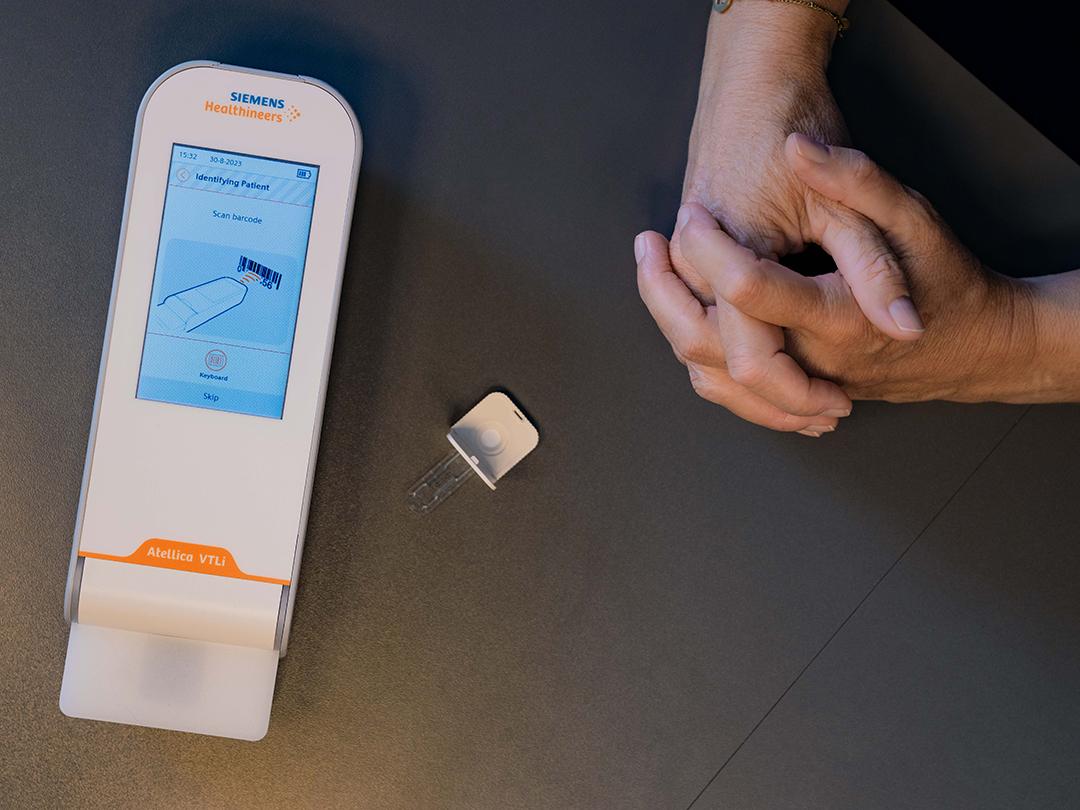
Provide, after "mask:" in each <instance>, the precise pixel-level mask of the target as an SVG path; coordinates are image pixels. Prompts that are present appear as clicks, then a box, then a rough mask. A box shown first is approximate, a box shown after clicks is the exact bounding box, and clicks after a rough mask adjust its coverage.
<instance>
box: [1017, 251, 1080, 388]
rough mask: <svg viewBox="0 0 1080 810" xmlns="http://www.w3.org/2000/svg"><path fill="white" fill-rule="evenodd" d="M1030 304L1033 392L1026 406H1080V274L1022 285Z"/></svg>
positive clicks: (1075, 271) (1070, 274)
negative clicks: (1032, 327) (1045, 403)
mask: <svg viewBox="0 0 1080 810" xmlns="http://www.w3.org/2000/svg"><path fill="white" fill-rule="evenodd" d="M1021 283H1022V284H1024V285H1025V287H1026V289H1027V295H1028V297H1029V298H1030V300H1031V309H1032V319H1033V324H1034V329H1033V331H1034V335H1033V339H1032V343H1033V347H1032V352H1031V354H1032V358H1031V365H1032V372H1031V377H1032V390H1031V393H1030V395H1029V396H1028V398H1026V399H1025V400H1024V401H1025V402H1080V271H1078V270H1074V271H1073V272H1071V273H1060V274H1058V275H1053V276H1042V277H1041V278H1033V279H1028V280H1026V281H1024V282H1021Z"/></svg>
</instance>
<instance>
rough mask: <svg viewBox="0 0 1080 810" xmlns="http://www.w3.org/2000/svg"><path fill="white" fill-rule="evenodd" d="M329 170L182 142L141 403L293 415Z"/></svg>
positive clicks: (172, 175)
mask: <svg viewBox="0 0 1080 810" xmlns="http://www.w3.org/2000/svg"><path fill="white" fill-rule="evenodd" d="M318 176H319V169H318V167H317V166H312V165H310V164H307V163H293V162H290V161H285V160H275V159H273V158H265V157H256V156H253V155H243V154H238V153H235V152H224V151H220V150H214V149H203V148H201V147H198V146H187V145H184V144H173V147H172V158H171V160H170V162H169V182H168V186H167V188H166V193H165V211H164V214H163V216H162V221H161V236H160V238H159V240H158V253H157V261H156V264H155V267H154V282H153V291H152V292H151V298H150V308H149V313H148V316H147V320H146V335H145V338H144V340H143V353H142V364H141V366H140V368H139V383H138V389H137V391H136V396H137V397H138V398H139V399H150V400H157V401H159V402H170V403H174V404H177V405H192V406H195V407H199V408H212V409H216V410H221V411H231V412H233V413H243V414H250V415H253V416H266V417H271V418H275V419H280V418H281V416H282V412H283V410H284V406H285V386H286V383H287V382H288V377H289V361H290V358H291V356H292V347H293V334H294V332H295V331H296V313H297V308H298V306H299V303H300V285H301V282H302V281H303V276H304V260H305V258H306V256H307V248H308V235H309V233H310V232H311V214H312V211H313V209H314V204H315V184H316V182H317V181H318Z"/></svg>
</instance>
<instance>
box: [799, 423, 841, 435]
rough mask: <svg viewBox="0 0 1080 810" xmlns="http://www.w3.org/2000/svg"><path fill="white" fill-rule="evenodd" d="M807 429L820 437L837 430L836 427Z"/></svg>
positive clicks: (820, 426)
mask: <svg viewBox="0 0 1080 810" xmlns="http://www.w3.org/2000/svg"><path fill="white" fill-rule="evenodd" d="M806 429H807V430H809V431H810V432H811V433H816V434H818V435H819V436H820V435H821V434H822V433H832V432H833V431H834V430H836V425H810V426H809V427H808V428H806Z"/></svg>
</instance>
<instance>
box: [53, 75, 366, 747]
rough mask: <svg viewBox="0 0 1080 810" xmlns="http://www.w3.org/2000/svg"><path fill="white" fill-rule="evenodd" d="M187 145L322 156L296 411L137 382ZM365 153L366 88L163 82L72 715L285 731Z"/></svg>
mask: <svg viewBox="0 0 1080 810" xmlns="http://www.w3.org/2000/svg"><path fill="white" fill-rule="evenodd" d="M236 90H242V91H244V92H245V93H250V94H253V95H255V96H265V97H274V98H277V97H281V98H285V99H287V100H288V103H289V108H290V110H292V109H296V110H302V115H298V116H296V117H294V118H289V119H288V120H287V121H286V122H285V123H276V124H275V123H271V122H268V121H266V120H262V119H253V118H250V117H241V116H237V115H229V114H221V113H220V112H215V111H213V110H212V109H211V106H210V105H211V102H212V103H215V104H216V103H219V102H220V103H221V104H222V105H227V104H228V101H227V100H228V98H229V94H230V92H233V91H236ZM177 144H194V145H198V146H201V147H203V148H205V149H210V150H223V151H230V152H236V153H244V154H247V155H255V156H265V157H267V158H273V159H277V160H282V161H294V162H297V163H305V164H312V165H314V166H317V167H318V182H317V185H316V189H315V196H314V204H313V209H312V214H311V225H310V233H309V238H308V246H307V253H306V261H305V262H304V267H303V277H302V285H301V287H300V295H299V303H298V309H297V314H296V322H295V332H294V336H293V342H292V353H291V359H290V361H289V368H288V374H287V386H286V388H285V394H284V403H283V406H282V413H281V418H280V419H275V418H266V417H263V416H258V415H251V414H245V413H234V412H227V411H222V410H211V409H207V408H201V407H191V406H189V405H179V404H172V403H168V402H159V401H152V400H148V399H140V398H137V397H136V385H137V381H138V379H139V373H140V362H141V358H142V352H143V341H144V335H145V334H146V331H147V319H148V318H151V317H154V313H153V309H154V306H153V305H157V304H159V303H160V302H158V301H154V302H151V300H150V297H151V285H152V279H153V276H154V272H155V258H156V256H157V254H158V241H159V233H160V231H161V225H162V214H163V205H164V200H165V196H166V186H167V184H168V182H169V172H170V154H171V150H172V148H173V146H174V145H177ZM360 155H361V135H360V129H359V125H358V124H357V121H356V118H355V116H354V114H353V113H352V111H351V109H350V108H349V106H348V104H347V103H346V102H345V101H344V100H343V99H342V98H341V97H340V96H339V95H338V94H337V93H336V92H335V91H333V90H332V89H331V88H329V87H327V86H326V85H324V84H322V83H320V82H317V81H315V80H313V79H308V78H305V77H300V76H285V75H281V74H273V73H267V72H261V71H253V70H247V69H243V68H236V67H232V66H226V65H220V64H216V63H211V62H190V63H185V64H183V65H178V66H177V67H175V68H173V69H172V70H170V71H168V72H166V73H165V74H164V75H162V76H161V77H160V78H159V79H158V80H157V81H156V82H155V83H154V84H153V85H152V86H151V87H150V89H149V90H148V91H147V93H146V96H145V97H144V99H143V102H142V105H141V106H140V108H139V115H138V123H137V126H136V131H135V138H134V145H133V149H132V157H131V165H130V170H129V176H128V186H127V198H126V203H125V208H124V220H123V227H122V230H121V235H120V246H119V252H118V256H117V264H116V269H115V275H114V280H113V290H112V299H111V302H110V306H109V317H108V321H107V325H106V330H105V341H104V348H103V352H102V361H101V369H100V373H99V378H98V389H97V397H96V400H95V404H94V415H93V421H92V424H91V431H90V439H89V445H88V449H87V457H86V466H85V471H84V475H83V482H82V492H81V496H80V501H79V510H78V516H77V519H76V526H75V537H74V543H73V548H72V559H71V567H70V571H69V576H68V587H67V594H66V596H65V616H66V617H67V618H68V619H69V620H70V621H71V622H72V638H71V642H70V643H69V651H68V660H67V664H66V667H65V675H64V685H63V687H62V690H61V701H60V705H61V708H62V710H63V711H64V712H65V714H69V715H72V716H79V717H92V718H95V719H103V720H113V721H118V722H128V723H134V724H140V725H151V726H159V727H163V728H174V729H181V730H187V731H196V732H203V733H210V734H219V735H222V736H232V737H239V738H245V739H258V738H260V737H262V736H263V734H264V733H265V731H266V727H267V723H268V720H269V708H270V697H271V696H272V690H273V684H274V675H275V672H276V666H277V659H278V658H279V656H280V655H283V654H284V652H285V648H286V645H287V642H288V631H289V625H290V622H291V614H292V605H293V600H294V597H295V593H296V580H297V576H298V574H299V567H300V559H301V550H302V547H303V540H304V529H305V524H306V522H307V513H308V505H309V500H310V495H311V486H312V478H313V473H314V468H315V460H316V454H317V449H318V440H319V432H320V426H321V421H322V410H323V402H324V398H325V393H326V384H327V378H328V373H329V367H330V354H331V349H332V345H333V336H334V327H335V323H336V319H337V309H338V300H339V296H340V292H341V282H342V274H343V269H344V261H345V251H346V244H347V241H348V234H349V228H350V223H351V219H352V209H353V201H354V195H355V190H356V181H357V175H358V172H359V165H360ZM232 285H236V286H237V287H239V285H237V284H236V282H235V281H233V280H231V279H229V280H227V282H222V283H218V284H217V287H220V288H221V289H217V287H214V288H210V287H208V288H207V289H208V290H213V291H214V292H215V295H214V296H205V297H206V299H207V300H206V301H203V300H202V299H201V298H200V299H199V301H198V302H195V303H193V301H194V299H192V300H191V301H186V302H185V306H186V307H188V308H190V309H191V310H192V312H191V314H190V315H189V314H187V310H186V309H184V308H183V307H179V308H180V309H184V311H183V312H180V313H178V314H177V313H175V312H174V313H173V317H175V318H176V319H177V321H178V322H179V320H181V319H185V320H186V319H188V318H190V319H191V323H192V324H194V325H193V326H191V325H190V324H189V326H190V328H192V329H194V328H196V327H197V326H199V325H200V324H202V323H203V322H205V320H207V319H208V318H210V317H213V316H215V315H216V314H218V313H219V312H222V311H225V310H226V309H228V308H230V307H233V306H238V304H239V302H240V301H242V299H243V295H242V291H241V290H239V289H232ZM188 296H189V298H190V297H191V295H190V294H188ZM174 303H175V302H174ZM200 306H202V307H203V308H204V311H202V312H201V314H200V312H199V311H198V310H199V308H200ZM244 306H248V305H247V304H246V303H245V304H244ZM174 308H175V307H174ZM189 555H191V556H192V559H188V556H189ZM170 662H171V663H170ZM170 679H172V680H173V681H177V682H176V683H171V686H170V685H169V683H170ZM268 690H269V691H268Z"/></svg>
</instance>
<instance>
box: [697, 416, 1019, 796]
mask: <svg viewBox="0 0 1080 810" xmlns="http://www.w3.org/2000/svg"><path fill="white" fill-rule="evenodd" d="M1032 407H1034V406H1032V405H1028V406H1027V407H1026V408H1024V410H1023V411H1022V412H1021V414H1020V415H1019V416H1018V417H1016V419H1015V421H1013V423H1012V424H1011V425H1009V427H1008V429H1007V430H1006V431H1005V432H1004V433H1003V434H1001V438H999V439H998V440H997V441H996V442H994V446H993V447H991V448H990V449H989V450H987V451H986V455H984V456H983V457H982V458H981V459H980V460H979V463H978V464H976V465H975V466H974V468H972V470H971V472H969V473H968V474H967V475H966V476H965V477H964V480H963V481H961V482H960V485H959V486H958V487H957V488H956V489H955V490H954V491H953V493H952V494H951V495H950V496H949V497H948V498H946V499H945V503H943V504H942V505H941V506H940V507H939V508H938V510H937V511H936V512H934V514H933V515H931V517H930V519H929V520H928V521H927V522H926V525H925V526H923V527H922V528H921V529H920V530H919V531H918V532H916V533H915V537H914V538H913V539H912V541H911V542H910V543H908V544H907V546H906V547H905V548H904V550H903V551H901V552H900V555H899V556H898V557H897V558H896V559H895V560H893V561H892V563H891V564H890V565H889V567H888V568H886V569H885V571H884V572H883V573H882V574H881V576H879V577H878V578H877V579H876V580H875V581H874V584H873V585H871V586H870V590H868V591H867V592H866V593H865V594H863V597H862V599H860V600H859V601H858V604H856V605H855V607H853V608H852V609H851V612H850V613H848V615H847V616H845V617H844V619H843V621H841V622H840V624H838V625H837V626H836V629H835V630H833V631H832V633H831V634H830V635H829V637H828V638H827V639H825V643H824V644H822V645H821V647H820V648H819V649H818V651H817V652H816V653H814V654H813V655H812V656H810V660H809V661H807V662H806V664H804V665H803V668H802V669H800V670H799V672H798V674H797V675H796V676H795V677H794V679H792V681H791V683H789V684H788V685H787V687H786V688H785V689H784V691H783V692H781V693H780V696H779V697H778V698H777V699H776V700H775V701H773V704H772V705H771V706H769V708H768V709H766V711H765V714H763V715H761V717H760V718H759V719H758V721H757V722H756V723H754V725H753V728H751V729H750V731H748V732H747V733H746V736H745V737H743V738H742V740H741V741H740V742H739V744H738V745H736V746H735V749H734V750H733V751H732V752H731V753H730V754H728V755H727V758H726V759H725V760H724V761H723V762H722V763H720V767H719V768H717V769H716V773H714V774H713V775H712V776H711V777H709V781H707V782H706V783H705V784H704V786H703V787H702V788H701V790H699V791H698V793H697V795H696V796H694V798H693V799H692V800H691V801H690V804H688V805H687V806H686V810H691V808H693V806H694V805H695V804H697V802H698V800H699V799H700V798H701V797H702V796H704V795H705V791H707V790H708V789H709V787H710V786H711V785H712V784H713V782H715V781H716V780H717V779H718V778H719V776H720V774H721V773H722V772H723V770H724V768H726V767H727V766H728V765H729V764H730V763H731V761H732V760H733V759H735V755H736V754H738V753H739V751H741V750H742V747H743V746H744V745H746V743H747V742H748V741H749V740H750V738H751V737H753V736H754V732H756V731H757V730H758V729H759V728H761V726H762V724H763V723H764V722H765V721H766V720H767V719H769V715H771V714H772V713H773V710H774V709H776V707H777V706H779V705H780V703H781V702H782V701H783V699H784V698H785V697H787V694H788V692H790V691H791V690H792V689H794V688H795V684H797V683H798V682H799V681H800V680H801V679H802V676H803V675H805V674H806V672H807V670H809V669H810V667H811V666H813V664H814V662H815V661H816V660H817V659H818V658H819V657H820V656H821V654H822V653H823V652H825V649H826V648H827V647H828V646H829V645H830V644H832V641H833V639H834V638H836V637H837V636H838V635H840V631H841V630H843V629H844V627H845V626H846V625H847V623H848V622H849V621H851V619H852V618H853V617H854V616H855V614H856V613H858V612H859V609H860V608H862V606H863V605H864V604H866V601H867V600H868V599H869V598H870V597H871V596H872V595H873V593H874V591H876V590H877V588H878V586H879V585H881V583H882V582H884V581H885V579H886V577H888V576H889V574H891V573H892V572H893V570H894V569H895V568H896V567H897V566H898V565H899V564H900V561H901V560H903V559H904V557H906V556H907V553H908V552H909V551H911V549H912V548H914V547H915V544H916V543H918V542H919V540H920V539H922V536H923V535H924V534H926V532H927V531H929V530H930V527H931V526H933V525H934V523H936V522H937V519H938V518H939V517H941V515H942V513H944V511H945V510H946V509H948V508H949V504H951V503H952V502H953V501H954V500H955V499H956V496H957V495H959V494H960V492H961V491H962V490H963V489H964V487H966V486H967V485H968V482H969V481H971V479H972V478H974V477H975V473H977V472H978V471H979V470H981V469H982V467H983V465H984V464H986V462H987V461H989V460H990V457H991V456H992V455H994V453H996V452H997V449H998V448H999V447H1001V445H1002V444H1003V443H1004V441H1005V440H1006V439H1007V438H1009V436H1010V435H1011V434H1012V432H1013V431H1014V430H1015V429H1016V426H1017V425H1019V424H1020V422H1021V420H1022V419H1023V418H1024V417H1025V416H1027V415H1028V413H1029V412H1030V411H1031V409H1032Z"/></svg>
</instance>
